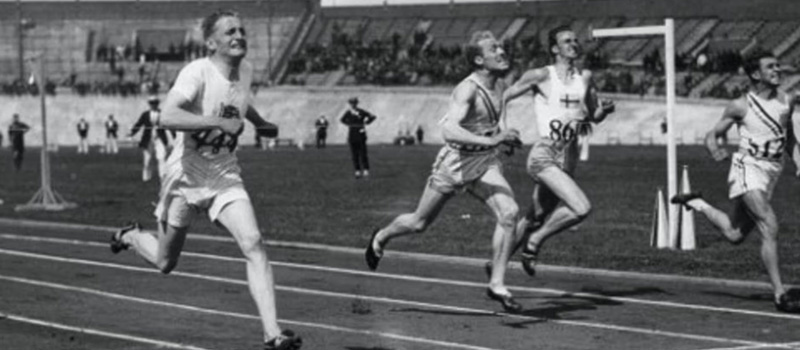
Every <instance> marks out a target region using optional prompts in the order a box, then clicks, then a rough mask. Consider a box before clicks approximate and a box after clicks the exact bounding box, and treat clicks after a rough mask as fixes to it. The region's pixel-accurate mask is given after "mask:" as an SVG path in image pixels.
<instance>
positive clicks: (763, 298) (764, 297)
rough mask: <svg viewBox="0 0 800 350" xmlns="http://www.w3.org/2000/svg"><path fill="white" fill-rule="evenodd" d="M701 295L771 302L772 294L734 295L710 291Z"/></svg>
mask: <svg viewBox="0 0 800 350" xmlns="http://www.w3.org/2000/svg"><path fill="white" fill-rule="evenodd" d="M703 294H707V295H714V296H721V297H725V298H731V299H738V300H747V301H772V294H770V293H753V294H735V293H730V292H719V291H712V292H703Z"/></svg>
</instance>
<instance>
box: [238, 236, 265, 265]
mask: <svg viewBox="0 0 800 350" xmlns="http://www.w3.org/2000/svg"><path fill="white" fill-rule="evenodd" d="M239 247H240V248H241V250H242V254H244V256H245V258H247V259H252V258H255V257H257V256H259V255H262V254H266V251H265V249H264V246H263V245H262V241H261V235H260V234H255V235H248V236H246V237H243V238H241V239H240V240H239Z"/></svg>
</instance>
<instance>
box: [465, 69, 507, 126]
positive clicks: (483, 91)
mask: <svg viewBox="0 0 800 350" xmlns="http://www.w3.org/2000/svg"><path fill="white" fill-rule="evenodd" d="M470 81H472V83H473V84H475V86H477V87H478V91H479V92H480V94H479V96H480V97H481V100H483V104H484V105H486V107H487V109H488V110H489V114H490V115H489V118H491V119H492V120H494V122H495V123H499V122H500V116H499V115H498V112H497V109H495V107H494V103H493V102H492V99H491V95H489V92H487V91H486V88H484V87H483V85H481V84H480V83H478V82H477V81H475V80H473V79H470Z"/></svg>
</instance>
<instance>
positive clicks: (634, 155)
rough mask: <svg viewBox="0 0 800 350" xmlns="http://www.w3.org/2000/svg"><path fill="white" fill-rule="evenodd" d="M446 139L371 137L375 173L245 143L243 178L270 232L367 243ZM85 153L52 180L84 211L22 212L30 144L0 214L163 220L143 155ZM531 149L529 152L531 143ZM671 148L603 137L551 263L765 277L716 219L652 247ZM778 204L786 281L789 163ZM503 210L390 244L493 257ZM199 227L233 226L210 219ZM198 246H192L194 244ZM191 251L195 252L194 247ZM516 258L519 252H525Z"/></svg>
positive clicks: (7, 164) (690, 156) (789, 264)
mask: <svg viewBox="0 0 800 350" xmlns="http://www.w3.org/2000/svg"><path fill="white" fill-rule="evenodd" d="M438 149H439V147H438V146H412V147H397V146H390V145H381V146H371V147H370V149H369V152H370V162H371V165H372V170H371V175H372V176H371V177H370V178H369V179H362V180H356V179H354V177H353V171H352V165H351V162H350V154H349V150H348V149H347V148H346V147H345V146H332V147H329V148H327V149H323V150H317V149H306V150H304V151H301V150H298V149H296V148H279V149H276V150H274V151H260V150H255V149H253V148H251V147H245V148H243V149H241V150H240V151H239V153H238V154H239V159H240V164H241V166H242V170H243V177H244V181H245V185H246V187H247V189H248V191H249V193H250V196H251V198H252V200H253V203H254V206H255V209H256V214H257V216H258V219H259V222H260V225H261V228H262V233H263V234H264V235H265V236H266V237H267V238H269V239H276V240H287V241H299V242H311V243H325V244H333V245H342V246H350V247H363V246H364V245H365V244H366V241H367V239H368V238H369V235H370V233H371V231H372V230H373V229H374V228H376V227H379V226H383V225H386V224H388V223H389V222H390V221H391V220H392V219H393V218H394V217H395V216H397V215H399V214H401V213H404V212H408V211H411V210H413V209H414V207H415V205H416V203H417V201H418V200H419V196H420V195H421V193H422V190H423V187H424V186H425V183H426V179H427V176H428V175H429V173H430V169H431V164H432V162H433V160H434V157H435V155H436V152H437V151H438ZM92 151H95V153H93V154H90V155H88V156H85V155H84V156H81V155H78V154H76V152H75V149H73V148H62V149H61V151H60V152H58V153H53V154H52V157H51V164H52V165H51V169H52V174H53V181H52V182H53V188H54V189H55V190H56V191H58V192H59V193H60V194H61V195H63V196H64V197H65V198H66V199H67V200H69V201H74V202H77V203H78V205H79V207H78V208H77V209H73V210H68V211H63V212H15V211H14V206H15V205H17V204H20V203H24V202H26V201H28V200H29V199H30V198H31V196H32V195H33V194H34V192H35V191H36V190H37V189H38V188H39V185H40V176H39V160H38V158H39V152H38V149H30V150H28V153H26V160H25V164H24V166H23V169H22V171H20V172H19V173H16V172H14V170H13V167H12V165H11V154H10V152H9V151H8V150H7V149H3V150H2V151H0V164H2V168H1V169H3V170H2V171H0V183H2V187H0V198H2V199H3V200H4V201H5V204H4V205H0V216H2V217H7V218H26V219H34V220H48V221H62V222H74V223H84V224H93V225H109V226H118V225H120V224H122V223H124V222H125V221H127V220H138V221H139V222H141V223H142V224H143V225H144V226H145V227H146V228H150V229H155V222H154V220H153V216H152V211H153V208H154V207H153V206H154V202H155V201H156V200H157V193H158V187H157V183H156V182H155V181H151V182H149V183H143V182H142V181H141V154H140V153H139V151H138V149H124V150H122V151H121V153H120V154H118V155H116V156H111V155H104V154H99V153H96V149H92ZM526 151H527V149H526ZM524 154H525V152H517V154H516V155H515V156H512V157H511V158H507V162H506V168H505V173H506V175H507V178H508V180H509V182H510V183H511V185H512V187H513V189H514V191H515V193H516V197H517V201H518V203H519V204H520V206H521V207H522V208H525V207H527V206H528V205H529V204H530V199H529V197H530V191H531V188H532V183H531V180H530V179H529V178H528V176H527V174H526V173H525V172H524V163H525V157H524ZM665 156H666V151H665V149H664V147H663V146H641V147H631V146H597V147H593V148H592V150H591V159H590V161H589V162H584V163H581V164H579V166H578V173H577V175H576V178H577V181H578V183H579V184H580V185H581V186H582V187H583V189H584V190H585V191H586V193H587V195H588V196H589V199H590V200H591V202H592V204H593V212H592V214H591V216H590V217H589V218H588V219H587V220H586V221H585V222H583V223H582V224H581V225H580V226H579V227H578V228H577V229H575V230H570V231H568V232H564V233H562V234H561V235H558V236H556V237H554V238H553V239H551V240H550V241H548V242H547V244H546V245H545V248H544V249H543V251H542V253H541V255H540V256H541V260H542V262H543V263H545V264H551V265H569V266H579V267H590V268H604V269H614V270H623V271H639V272H657V273H670V274H681V275H690V276H707V277H720V278H732V279H749V280H762V281H766V274H765V272H764V271H763V269H762V267H761V260H760V255H759V245H760V240H759V237H758V235H759V234H758V232H753V234H751V236H750V237H749V238H748V239H747V241H746V242H745V243H744V244H743V245H741V246H732V245H730V244H728V243H727V242H726V241H724V239H723V238H722V236H721V235H719V234H718V233H716V232H715V231H714V230H713V228H712V227H711V226H710V224H709V223H708V221H706V220H705V219H704V218H703V217H701V216H699V215H695V222H696V232H697V244H698V249H697V250H694V251H664V250H657V249H654V248H651V247H650V246H649V240H650V228H651V224H652V216H653V206H654V202H655V194H656V190H657V188H658V187H665V184H666V172H665V170H664V169H665V167H666V161H665ZM678 159H679V165H688V166H689V169H690V178H691V184H692V187H693V189H695V190H701V191H702V192H703V193H704V195H705V198H706V199H708V200H709V201H710V202H712V203H713V204H718V205H719V206H720V207H721V208H722V209H723V210H729V209H730V208H731V205H730V203H729V202H728V201H727V172H728V167H729V163H728V162H722V163H716V162H713V161H712V160H711V159H710V158H709V157H708V156H707V154H706V152H705V151H704V149H702V148H700V147H696V146H683V147H679V149H678ZM788 163H790V162H787V166H786V167H787V171H785V173H784V176H783V177H782V178H781V180H780V182H779V184H778V187H777V190H776V191H775V195H774V198H773V205H774V207H775V209H776V212H777V215H778V218H779V221H780V223H781V231H780V234H779V246H780V254H781V259H782V260H781V265H782V269H783V274H784V275H783V276H784V282H785V283H798V282H800V235H798V231H800V229H799V228H798V227H800V215H798V213H800V201H798V200H797V195H798V193H800V181H798V180H797V179H794V178H793V177H792V176H791V175H790V174H792V173H793V171H794V165H792V164H788ZM493 225H494V219H493V218H492V216H491V215H490V214H489V212H488V211H487V210H486V209H485V208H484V206H483V204H482V203H480V202H478V201H477V200H475V199H474V198H472V197H470V196H469V195H466V194H465V195H460V196H457V197H455V198H454V199H453V200H451V202H450V203H448V205H447V206H446V207H445V209H444V210H443V211H442V213H441V215H440V216H439V218H438V219H437V220H436V221H435V222H434V224H433V225H432V226H431V227H430V228H429V229H428V230H427V231H426V232H425V233H423V234H421V235H418V236H408V237H401V238H399V239H397V240H395V241H393V242H392V244H391V245H390V246H389V249H392V250H404V251H413V252H424V253H436V254H446V255H459V256H470V257H486V258H488V257H489V256H490V250H491V247H490V240H491V235H492V231H493ZM192 231H193V232H201V233H209V234H219V235H224V234H226V233H224V232H223V231H221V230H220V229H218V228H216V227H215V226H214V225H212V224H210V223H209V222H208V220H207V219H206V217H205V216H203V215H199V216H198V217H197V218H196V219H195V223H194V225H193V229H192ZM189 245H191V243H189ZM188 249H191V247H189V248H188ZM515 259H516V258H515Z"/></svg>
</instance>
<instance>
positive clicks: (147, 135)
mask: <svg viewBox="0 0 800 350" xmlns="http://www.w3.org/2000/svg"><path fill="white" fill-rule="evenodd" d="M147 102H148V104H149V105H150V108H149V109H148V110H147V111H145V112H144V113H142V115H140V116H139V120H137V121H136V124H134V125H133V128H132V129H131V132H130V134H129V136H131V137H132V136H134V135H136V133H137V132H139V129H141V130H142V138H141V140H139V148H141V149H142V155H143V156H144V166H143V168H142V181H144V182H147V181H150V179H151V178H152V176H153V175H152V166H151V165H150V163H152V159H153V158H154V157H155V158H156V161H157V163H158V174H159V177H160V176H161V175H162V174H161V172H162V171H163V169H164V162H165V161H166V160H167V150H168V146H169V144H170V141H169V140H170V137H169V135H167V131H166V130H164V129H162V128H160V127H159V126H158V125H159V120H160V119H161V110H160V109H159V108H158V103H159V100H158V98H157V97H150V98H149V99H148V100H147ZM154 132H155V137H156V139H155V140H154V139H153V133H154ZM173 136H174V135H173Z"/></svg>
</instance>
